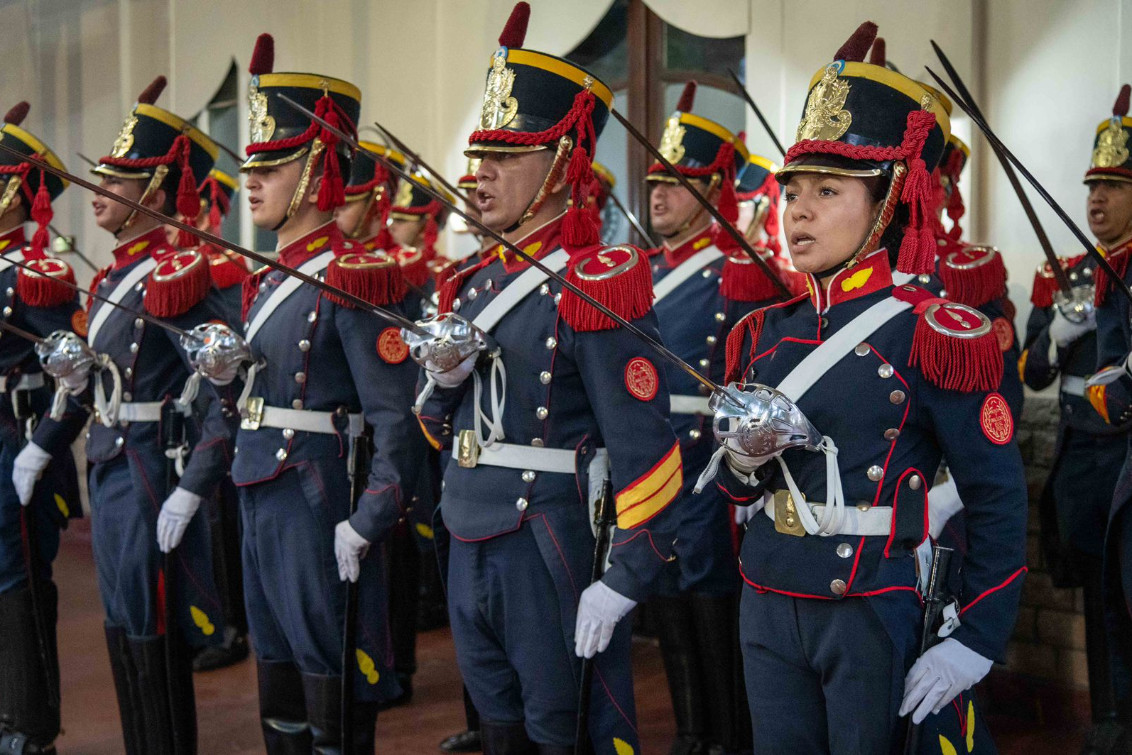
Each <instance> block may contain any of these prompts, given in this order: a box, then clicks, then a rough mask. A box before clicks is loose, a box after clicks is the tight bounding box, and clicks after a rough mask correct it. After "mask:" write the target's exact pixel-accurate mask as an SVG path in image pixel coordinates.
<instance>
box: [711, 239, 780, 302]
mask: <svg viewBox="0 0 1132 755" xmlns="http://www.w3.org/2000/svg"><path fill="white" fill-rule="evenodd" d="M759 251H762V250H759ZM763 259H764V260H765V261H766V264H767V265H768V266H770V267H771V268H772V269H773V268H775V267H777V264H776V263H775V260H774V257H772V256H765V257H763ZM721 278H722V281H721V283H720V286H719V292H720V293H721V294H723V296H724V297H725V298H727V299H730V300H731V301H746V302H752V301H767V300H768V299H777V298H778V296H779V295H778V289H777V288H775V285H774V281H772V280H771V279H770V276H768V275H767V274H766V273H765V272H764V271H763V269H762V268H761V267H760V266H759V265H758V264H756V263H755V261H754V260H752V259H751V258H750V257H747V256H746V255H744V254H743V253H742V252H740V253H739V254H737V255H730V254H729V255H727V259H726V260H725V261H724V263H723V272H722V273H721Z"/></svg>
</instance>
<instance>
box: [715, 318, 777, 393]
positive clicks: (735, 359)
mask: <svg viewBox="0 0 1132 755" xmlns="http://www.w3.org/2000/svg"><path fill="white" fill-rule="evenodd" d="M765 320H766V310H765V309H756V310H755V311H754V312H752V313H751V314H749V315H747V316H746V317H744V318H743V319H742V320H740V321H739V322H738V323H737V324H736V325H735V327H734V328H732V329H731V332H730V333H729V334H728V335H727V350H726V365H727V368H726V370H725V371H724V377H723V382H724V383H728V384H730V383H734V382H737V381H739V380H742V379H743V373H744V372H746V369H745V367H744V365H743V364H741V363H740V361H739V360H740V358H741V357H742V356H743V340H744V339H745V338H746V337H748V336H749V337H750V343H751V345H750V348H748V350H747V351H748V353H749V354H751V355H754V352H755V347H756V346H757V345H758V343H759V336H760V335H762V332H763V322H764V321H765Z"/></svg>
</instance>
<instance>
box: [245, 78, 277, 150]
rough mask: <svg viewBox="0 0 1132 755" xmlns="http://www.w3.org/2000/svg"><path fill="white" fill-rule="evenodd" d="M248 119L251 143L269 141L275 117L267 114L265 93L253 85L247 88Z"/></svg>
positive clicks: (273, 130)
mask: <svg viewBox="0 0 1132 755" xmlns="http://www.w3.org/2000/svg"><path fill="white" fill-rule="evenodd" d="M248 121H249V122H250V123H251V127H252V134H251V139H252V144H261V143H262V142H267V141H271V137H272V135H274V134H275V119H274V118H273V117H271V116H270V115H268V114H267V95H266V94H264V93H263V92H261V91H259V87H256V86H254V85H253V86H252V87H251V89H249V90H248Z"/></svg>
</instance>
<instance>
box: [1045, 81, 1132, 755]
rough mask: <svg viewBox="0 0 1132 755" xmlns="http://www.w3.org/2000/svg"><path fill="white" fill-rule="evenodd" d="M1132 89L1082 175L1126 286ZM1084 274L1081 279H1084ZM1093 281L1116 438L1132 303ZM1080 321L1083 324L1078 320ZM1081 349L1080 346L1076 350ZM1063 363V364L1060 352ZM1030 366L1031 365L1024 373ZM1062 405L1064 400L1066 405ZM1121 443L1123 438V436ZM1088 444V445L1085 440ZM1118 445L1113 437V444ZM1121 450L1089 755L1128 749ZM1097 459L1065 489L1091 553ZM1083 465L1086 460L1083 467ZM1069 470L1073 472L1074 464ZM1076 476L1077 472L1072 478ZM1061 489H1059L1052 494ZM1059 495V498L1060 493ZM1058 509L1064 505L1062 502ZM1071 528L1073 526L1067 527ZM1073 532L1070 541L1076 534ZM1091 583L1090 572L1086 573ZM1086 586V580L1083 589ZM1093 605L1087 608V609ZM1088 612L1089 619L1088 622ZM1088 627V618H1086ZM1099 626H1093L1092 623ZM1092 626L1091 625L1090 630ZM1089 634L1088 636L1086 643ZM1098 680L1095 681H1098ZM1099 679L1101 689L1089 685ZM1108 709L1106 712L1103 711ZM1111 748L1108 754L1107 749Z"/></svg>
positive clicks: (1130, 657)
mask: <svg viewBox="0 0 1132 755" xmlns="http://www.w3.org/2000/svg"><path fill="white" fill-rule="evenodd" d="M1129 93H1130V89H1129V86H1128V85H1127V84H1125V85H1124V86H1123V87H1122V88H1121V90H1120V95H1119V96H1118V97H1117V99H1116V104H1115V105H1114V107H1113V110H1112V117H1111V118H1108V119H1106V120H1105V121H1102V122H1101V123H1100V124H1099V125H1098V126H1097V130H1096V137H1095V141H1094V143H1093V154H1092V162H1091V164H1090V166H1089V170H1088V171H1086V173H1085V183H1086V185H1087V186H1088V188H1089V195H1088V203H1087V205H1086V206H1087V210H1088V218H1089V230H1090V231H1092V233H1093V235H1094V236H1096V238H1097V242H1098V244H1097V246H1098V248H1099V249H1100V250H1101V252H1102V253H1103V254H1104V255H1105V257H1106V259H1107V260H1108V261H1109V263H1110V264H1111V265H1112V267H1113V268H1114V269H1115V271H1116V273H1117V274H1118V275H1120V276H1121V277H1122V278H1123V279H1124V281H1125V282H1127V281H1128V280H1129V279H1130V278H1132V276H1130V274H1129V265H1128V260H1129V256H1130V255H1129V248H1130V247H1132V160H1130V159H1129V157H1128V151H1127V150H1126V149H1124V147H1123V145H1124V144H1125V143H1126V142H1127V141H1128V136H1129V134H1130V133H1132V118H1129V117H1128V109H1129ZM1082 274H1083V273H1082ZM1093 280H1094V281H1095V285H1096V299H1095V301H1096V305H1097V311H1096V348H1097V361H1096V368H1097V370H1096V372H1097V374H1096V375H1095V376H1094V377H1092V378H1090V379H1089V380H1088V381H1087V382H1086V389H1085V396H1086V398H1088V400H1089V403H1091V404H1092V405H1093V407H1094V408H1095V409H1096V410H1097V412H1098V413H1099V414H1100V416H1101V417H1102V418H1103V419H1104V421H1105V422H1106V423H1107V424H1108V425H1111V426H1112V429H1113V431H1114V432H1117V433H1122V432H1126V431H1127V430H1128V428H1129V426H1130V425H1129V421H1130V420H1132V378H1130V377H1129V375H1128V365H1129V361H1128V352H1129V351H1130V349H1132V328H1130V326H1129V319H1128V316H1129V311H1130V310H1129V305H1128V300H1127V298H1126V297H1125V296H1124V295H1123V293H1121V292H1120V291H1117V290H1116V289H1117V285H1118V284H1117V282H1116V281H1114V280H1112V278H1111V276H1109V275H1108V274H1107V273H1105V272H1104V271H1103V270H1100V269H1095V270H1094V273H1093ZM1074 319H1079V318H1074ZM1055 326H1056V330H1059V331H1060V332H1059V333H1058V335H1059V338H1061V340H1063V341H1064V342H1066V343H1072V342H1073V341H1074V340H1076V339H1078V338H1083V337H1084V336H1085V334H1086V333H1087V331H1088V329H1089V326H1090V324H1089V320H1088V319H1087V318H1086V319H1084V321H1083V322H1072V321H1070V322H1069V323H1067V324H1062V325H1058V324H1057V321H1055V322H1054V323H1052V324H1051V325H1050V328H1051V338H1052V337H1053V335H1054V330H1055ZM1074 346H1076V344H1074ZM1035 356H1036V354H1035V353H1034V347H1031V348H1030V351H1029V359H1028V360H1027V362H1029V361H1032V360H1033V359H1034V358H1035ZM1057 356H1058V357H1059V358H1062V359H1063V358H1065V357H1064V356H1063V355H1062V353H1061V351H1060V349H1059V351H1058V355H1057ZM1028 369H1029V367H1028V366H1027V370H1028ZM1063 400H1064V399H1063ZM1118 437H1123V436H1118ZM1082 440H1084V439H1082ZM1114 442H1115V439H1114ZM1120 445H1122V446H1124V447H1125V448H1124V457H1123V464H1124V470H1125V471H1123V472H1122V473H1121V474H1119V475H1117V478H1116V485H1115V490H1114V492H1113V498H1112V502H1111V508H1110V509H1109V518H1108V530H1107V533H1106V536H1105V541H1104V550H1103V552H1102V553H1101V556H1102V559H1103V566H1102V570H1103V571H1102V584H1103V589H1104V592H1103V596H1102V598H1103V599H1102V603H1103V606H1104V611H1105V615H1106V626H1108V627H1109V631H1110V632H1111V634H1109V636H1108V640H1109V643H1110V650H1109V652H1110V653H1111V654H1112V666H1111V669H1110V672H1111V684H1112V687H1111V689H1112V692H1114V693H1115V701H1114V702H1115V704H1114V705H1112V704H1109V703H1110V701H1109V700H1106V698H1105V695H1106V692H1107V690H1106V679H1105V676H1106V674H1105V672H1104V669H1102V668H1101V664H1103V663H1104V662H1105V659H1104V656H1103V655H1100V656H1099V657H1098V655H1099V654H1101V653H1103V652H1104V650H1103V645H1102V644H1100V643H1098V641H1097V640H1096V639H1095V638H1093V639H1092V640H1091V642H1090V644H1089V646H1088V647H1087V650H1088V652H1089V666H1090V668H1089V670H1090V678H1089V681H1090V690H1091V694H1092V695H1093V706H1094V707H1093V712H1094V716H1097V715H1098V714H1108V717H1109V721H1107V722H1105V721H1097V720H1096V719H1095V718H1094V722H1095V723H1099V724H1101V725H1100V726H1097V727H1095V728H1094V730H1093V732H1091V735H1090V738H1089V740H1088V741H1087V744H1086V747H1092V750H1085V751H1086V752H1089V751H1091V752H1110V751H1114V750H1113V748H1115V747H1118V746H1121V745H1122V744H1123V746H1127V745H1126V742H1127V738H1128V735H1127V728H1128V725H1129V718H1128V715H1129V713H1128V706H1129V703H1130V702H1132V676H1130V674H1129V672H1128V669H1129V664H1130V663H1132V646H1130V645H1129V632H1130V631H1132V617H1130V616H1129V612H1128V606H1129V605H1132V603H1129V602H1128V597H1129V596H1130V595H1132V573H1130V572H1129V564H1130V563H1132V562H1130V561H1129V553H1130V552H1132V517H1129V515H1128V509H1127V503H1128V501H1129V500H1132V476H1130V475H1129V474H1128V472H1127V465H1128V456H1127V453H1128V452H1127V447H1126V444H1124V443H1123V442H1121V443H1120ZM1091 448H1092V456H1091V458H1090V459H1089V463H1090V466H1089V468H1088V469H1085V468H1082V470H1081V472H1080V476H1079V477H1076V478H1075V479H1082V480H1087V482H1086V483H1085V487H1084V488H1081V487H1077V488H1075V489H1072V490H1069V489H1067V490H1066V492H1065V494H1066V496H1067V498H1068V501H1072V502H1073V505H1074V507H1075V508H1078V507H1079V508H1078V511H1079V514H1078V517H1075V518H1079V520H1080V524H1077V523H1076V522H1074V523H1073V524H1072V526H1073V527H1074V529H1076V528H1078V527H1079V528H1080V530H1079V531H1078V534H1077V535H1076V537H1075V538H1073V539H1071V540H1070V543H1071V544H1073V545H1076V547H1077V548H1078V549H1079V550H1085V552H1086V554H1087V553H1088V552H1089V551H1088V550H1086V549H1088V548H1089V547H1090V545H1091V543H1090V540H1089V539H1088V535H1091V534H1092V533H1089V532H1086V531H1085V528H1086V527H1089V526H1096V524H1095V523H1094V524H1093V525H1090V524H1089V522H1091V521H1093V520H1092V519H1090V518H1089V517H1090V516H1092V513H1091V512H1090V511H1089V508H1088V507H1089V506H1090V505H1092V501H1093V500H1096V501H1097V503H1096V504H1095V505H1096V506H1100V507H1101V508H1100V509H1099V511H1104V508H1103V502H1101V501H1100V500H1099V495H1100V491H1103V488H1104V487H1105V482H1106V477H1107V474H1108V473H1110V472H1106V471H1102V470H1111V469H1114V468H1119V467H1120V463H1119V462H1116V463H1115V464H1116V466H1115V467H1114V466H1113V464H1114V462H1113V461H1112V460H1111V459H1110V458H1107V457H1105V456H1102V454H1101V449H1100V440H1099V439H1098V440H1097V441H1096V442H1095V443H1094V444H1093V445H1092V446H1091ZM1082 463H1084V462H1082ZM1072 464H1073V462H1072V461H1070V460H1069V459H1064V460H1063V461H1062V463H1061V464H1060V465H1059V470H1057V471H1058V472H1060V467H1062V466H1066V465H1070V466H1071V465H1072ZM1071 468H1072V466H1071ZM1074 474H1076V472H1074ZM1055 491H1056V489H1055ZM1093 491H1097V492H1096V495H1097V496H1098V498H1097V499H1093V498H1091V495H1092V493H1093ZM1055 494H1056V492H1055ZM1059 504H1060V501H1059ZM1066 524H1070V522H1068V521H1067V522H1066ZM1067 534H1070V535H1071V537H1072V535H1073V534H1074V533H1072V532H1071V533H1067ZM1082 576H1084V577H1085V578H1086V579H1088V576H1089V575H1088V574H1087V573H1086V574H1084V575H1082ZM1087 584H1088V582H1086V585H1087ZM1089 593H1090V590H1089V589H1088V587H1086V598H1087V600H1088V599H1089V597H1090V596H1089ZM1090 603H1091V601H1089V602H1087V603H1086V611H1088V610H1089V608H1090ZM1088 616H1089V614H1088V613H1087V614H1086V617H1088ZM1086 620H1087V621H1088V618H1086ZM1095 623H1096V621H1095V619H1094V621H1093V622H1092V624H1094V625H1095ZM1090 629H1094V627H1092V626H1089V625H1088V624H1087V625H1086V632H1089V630H1090ZM1088 636H1089V635H1088V634H1087V637H1088ZM1094 674H1095V677H1094ZM1094 681H1096V682H1097V685H1098V687H1097V688H1094V687H1093V686H1092V683H1093V682H1094ZM1105 708H1109V710H1105ZM1113 712H1115V713H1116V716H1115V717H1116V718H1117V719H1118V720H1117V721H1112V720H1111V719H1112V718H1113V716H1112V713H1113ZM1105 748H1108V749H1105Z"/></svg>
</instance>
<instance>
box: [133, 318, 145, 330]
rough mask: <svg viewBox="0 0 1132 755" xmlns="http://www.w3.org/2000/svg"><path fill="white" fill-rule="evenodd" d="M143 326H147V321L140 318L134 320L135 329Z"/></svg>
mask: <svg viewBox="0 0 1132 755" xmlns="http://www.w3.org/2000/svg"><path fill="white" fill-rule="evenodd" d="M143 325H145V320H143V319H141V318H140V317H138V318H136V319H135V320H134V327H135V328H140V327H142V326H143Z"/></svg>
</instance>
